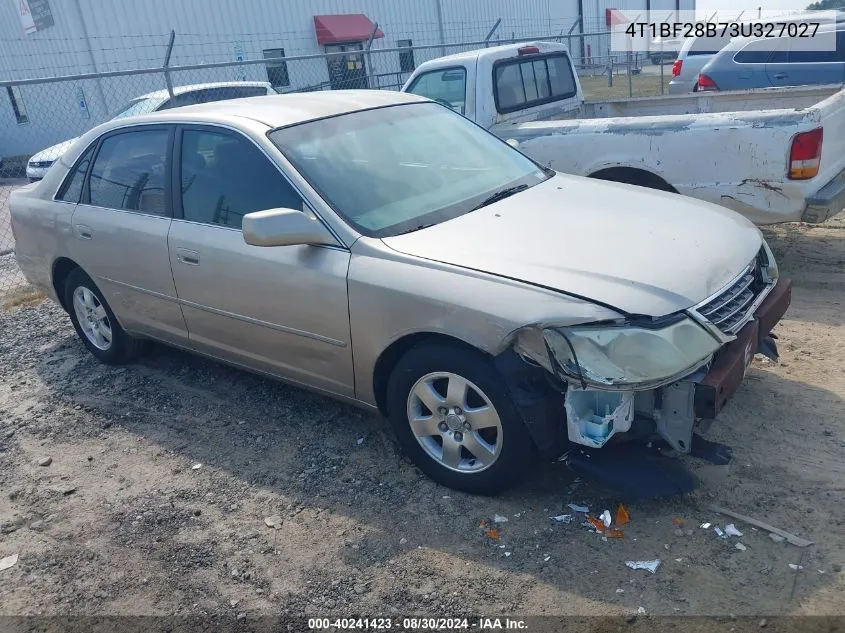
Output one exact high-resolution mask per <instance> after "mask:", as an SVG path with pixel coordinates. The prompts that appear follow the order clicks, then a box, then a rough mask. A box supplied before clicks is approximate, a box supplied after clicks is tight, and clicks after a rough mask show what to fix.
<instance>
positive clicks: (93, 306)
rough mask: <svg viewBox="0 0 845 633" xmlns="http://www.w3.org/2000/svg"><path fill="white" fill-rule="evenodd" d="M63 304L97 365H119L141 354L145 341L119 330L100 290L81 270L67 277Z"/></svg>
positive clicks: (120, 328)
mask: <svg viewBox="0 0 845 633" xmlns="http://www.w3.org/2000/svg"><path fill="white" fill-rule="evenodd" d="M65 305H66V306H67V308H68V313H69V314H70V320H71V322H72V323H73V327H74V329H75V330H76V334H77V335H78V336H79V338H80V340H81V341H82V343H83V344H84V345H85V347H87V348H88V351H89V352H91V353H92V354H93V355H94V356H96V357H97V359H98V360H99V361H100V362H103V363H105V364H107V365H122V364H123V363H126V362H128V361H130V360H132V359H133V358H135V357H136V356H137V355H138V354H139V353H140V352H141V351H142V349H143V345H144V341H141V340H139V339H136V338H133V337H131V336H129V335H128V334H127V333H126V332H125V331H124V330H123V328H122V327H120V324H119V323H118V322H117V319H116V318H115V316H114V312H112V310H111V308H110V307H109V304H108V303H107V302H106V299H105V297H103V294H102V293H101V292H100V289H99V288H97V286H96V284H95V283H94V282H93V281H92V279H91V278H90V277H89V276H88V275H86V274H85V272H84V271H83V270H82V269H81V268H74V269H73V270H72V271H71V272H70V274H69V275H68V276H67V280H66V281H65Z"/></svg>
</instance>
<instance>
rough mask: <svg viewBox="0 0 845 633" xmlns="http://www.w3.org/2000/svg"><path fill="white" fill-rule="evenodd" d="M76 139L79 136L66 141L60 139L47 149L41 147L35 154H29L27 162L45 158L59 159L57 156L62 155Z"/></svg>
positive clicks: (39, 160)
mask: <svg viewBox="0 0 845 633" xmlns="http://www.w3.org/2000/svg"><path fill="white" fill-rule="evenodd" d="M78 139H79V137H78V136H77V137H76V138H72V139H70V140H67V141H62V142H61V143H56V144H55V145H53V146H51V147H48V148H47V149H42V150H41V151H40V152H38V153H37V154H33V155H32V156H30V157H29V162H31V163H35V162H41V161H45V160H52V161H57V160H59V158H61V157H62V155H64V153H65V152H66V151H68V150H69V149H70V147H71V145H73V144H74V143H75V142H76V141H77V140H78Z"/></svg>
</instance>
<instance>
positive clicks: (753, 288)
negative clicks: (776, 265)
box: [696, 249, 767, 334]
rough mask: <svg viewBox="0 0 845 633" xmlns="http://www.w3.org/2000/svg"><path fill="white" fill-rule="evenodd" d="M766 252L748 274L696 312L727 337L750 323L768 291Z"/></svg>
mask: <svg viewBox="0 0 845 633" xmlns="http://www.w3.org/2000/svg"><path fill="white" fill-rule="evenodd" d="M765 263H766V253H765V251H763V250H762V249H761V250H760V252H759V253H758V254H757V257H755V258H754V261H753V262H751V264H749V266H748V268H747V269H746V270H745V272H744V273H743V274H742V275H741V276H740V277H739V278H738V279H736V280H735V281H734V282H733V283H731V285H730V286H728V287H727V288H725V289H724V290H723V291H722V292H720V293H719V294H718V295H717V296H716V297H714V298H713V299H711V300H710V301H708V302H707V303H705V304H703V305H701V306H699V307H698V308H697V309H696V311H697V312H698V314H700V315H701V316H703V317H704V318H705V319H707V320H708V321H710V323H712V324H713V325H714V326H716V327H717V328H718V329H719V330H720V331H722V332H723V333H725V334H736V333H737V332H738V331H739V330H740V329H741V328H742V326H743V325H745V323H746V322H747V320H748V318H747V317H748V316H749V314H748V313H749V311H750V310H751V307H752V306H753V305H754V303H755V300H756V299H757V298H758V297H759V296H760V294H761V293H762V292H763V291H764V290H765V289H766V287H767V283H766V281H765V279H764V278H763V267H764V265H765Z"/></svg>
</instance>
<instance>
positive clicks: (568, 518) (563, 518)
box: [549, 514, 575, 523]
mask: <svg viewBox="0 0 845 633" xmlns="http://www.w3.org/2000/svg"><path fill="white" fill-rule="evenodd" d="M549 518H550V519H551V520H552V521H554V522H555V523H572V519H574V518H575V517H573V516H572V515H571V514H558V515H557V516H553V517H549Z"/></svg>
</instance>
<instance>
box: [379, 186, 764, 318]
mask: <svg viewBox="0 0 845 633" xmlns="http://www.w3.org/2000/svg"><path fill="white" fill-rule="evenodd" d="M383 241H384V243H385V244H386V245H387V246H389V247H390V248H392V249H394V250H396V251H399V252H402V253H405V254H408V255H412V256H416V257H421V258H425V259H429V260H434V261H438V262H442V263H447V264H452V265H455V266H461V267H465V268H470V269H473V270H477V271H482V272H486V273H490V274H493V275H499V276H502V277H508V278H511V279H517V280H520V281H524V282H527V283H531V284H535V285H539V286H545V287H547V288H552V289H555V290H558V291H560V292H563V293H566V294H571V295H574V296H578V297H583V298H586V299H590V300H592V301H595V302H598V303H602V304H604V305H607V306H611V307H614V308H616V309H618V310H621V311H623V312H626V313H628V314H640V315H648V316H664V315H667V314H670V313H673V312H677V311H679V310H684V309H686V308H690V307H692V306H694V305H696V304H698V303H701V302H702V301H703V300H704V299H706V298H708V297H710V296H711V295H713V294H715V293H716V292H717V291H718V290H720V289H721V288H722V287H724V286H725V285H727V283H728V282H729V281H731V280H732V279H733V278H734V277H736V276H737V275H739V274H740V273H741V272H742V270H743V269H744V268H745V267H746V266H748V264H749V263H750V262H751V260H752V259H753V258H754V256H755V255H756V254H757V252H758V251H759V249H760V247H761V245H762V236H761V234H760V231H759V230H758V229H757V228H756V227H755V226H754V225H753V224H751V223H750V222H749V221H748V220H746V219H745V218H743V217H742V216H740V215H738V214H736V213H734V212H733V211H730V210H728V209H724V208H722V207H719V206H717V205H714V204H710V203H707V202H702V201H699V200H694V199H692V198H687V197H684V196H680V195H677V194H671V193H665V192H660V191H654V190H651V189H645V188H642V187H635V186H632V185H622V184H618V183H608V182H601V181H596V180H592V179H588V178H581V177H578V176H568V175H562V174H558V175H557V176H555V177H554V178H551V179H549V180H547V181H545V182H543V183H541V184H539V185H536V186H534V187H532V188H530V189H528V190H526V191H523V192H521V193H518V194H516V195H513V196H511V197H509V198H506V199H504V200H502V201H500V202H497V203H494V204H491V205H488V206H486V207H482V208H481V209H478V210H476V211H473V212H471V213H467V214H465V215H462V216H460V217H457V218H455V219H452V220H449V221H447V222H442V223H440V224H437V225H435V226H432V227H429V228H426V229H421V230H418V231H415V232H413V233H407V234H405V235H398V236H394V237H388V238H384V239H383Z"/></svg>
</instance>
